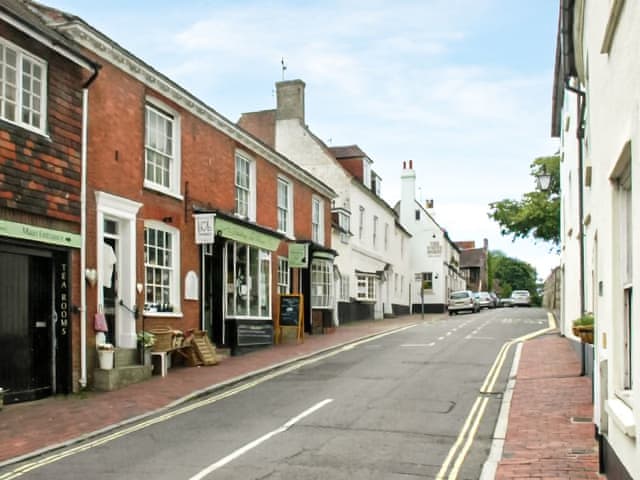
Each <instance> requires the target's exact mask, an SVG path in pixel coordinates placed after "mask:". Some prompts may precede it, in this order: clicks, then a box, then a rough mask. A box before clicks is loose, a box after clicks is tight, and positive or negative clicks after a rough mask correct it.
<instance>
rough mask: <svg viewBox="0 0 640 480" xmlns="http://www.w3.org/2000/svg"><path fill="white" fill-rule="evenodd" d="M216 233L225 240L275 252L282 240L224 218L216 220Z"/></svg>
mask: <svg viewBox="0 0 640 480" xmlns="http://www.w3.org/2000/svg"><path fill="white" fill-rule="evenodd" d="M216 232H217V233H219V234H220V235H221V236H223V237H224V238H229V239H231V240H235V241H236V242H240V243H244V244H246V245H253V246H254V247H258V248H262V249H264V250H269V251H271V252H273V251H274V250H276V249H277V248H278V245H279V244H280V239H279V238H278V237H275V236H271V235H268V234H266V233H262V232H258V231H257V230H252V229H251V228H247V227H243V226H242V225H238V224H237V223H233V222H230V221H228V220H225V219H223V218H217V219H216Z"/></svg>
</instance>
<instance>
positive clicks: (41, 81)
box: [0, 39, 47, 133]
mask: <svg viewBox="0 0 640 480" xmlns="http://www.w3.org/2000/svg"><path fill="white" fill-rule="evenodd" d="M46 84H47V64H46V63H45V62H43V61H42V60H40V59H37V58H36V57H34V56H32V55H29V54H28V53H27V52H25V51H23V50H22V49H20V48H19V47H17V46H15V45H13V44H11V43H9V42H7V41H6V40H4V39H0V117H1V118H2V119H4V120H7V121H9V122H12V123H15V124H18V125H20V126H22V127H26V128H29V129H35V130H37V131H39V132H41V133H44V129H45V117H46V105H47V98H46Z"/></svg>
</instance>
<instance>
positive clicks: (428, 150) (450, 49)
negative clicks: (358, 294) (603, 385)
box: [43, 0, 559, 279]
mask: <svg viewBox="0 0 640 480" xmlns="http://www.w3.org/2000/svg"><path fill="white" fill-rule="evenodd" d="M43 3H46V4H48V5H50V6H52V7H55V8H59V9H61V10H64V11H66V12H69V13H71V14H74V15H76V16H79V17H81V18H82V19H83V20H85V21H86V22H87V23H89V24H90V25H92V26H93V27H94V28H96V29H98V30H99V31H101V32H102V33H104V34H105V35H107V36H109V37H111V38H112V39H113V40H115V41H116V42H117V43H119V44H120V45H121V46H122V47H124V48H125V49H127V50H129V51H130V52H131V53H133V54H134V55H135V56H137V57H138V58H140V59H142V60H144V61H145V62H147V63H148V64H150V65H151V66H152V67H154V68H155V69H156V70H158V71H160V72H162V73H163V74H165V75H166V76H168V77H169V78H171V79H172V80H173V81H174V82H176V83H178V84H179V85H181V86H182V87H183V88H185V89H187V90H188V91H190V92H191V93H192V94H194V95H195V96H196V97H198V98H199V99H201V100H203V101H205V102H206V103H207V104H208V105H209V106H211V107H212V108H214V109H215V110H216V111H218V112H219V113H220V114H222V115H223V116H225V117H226V118H228V119H229V120H232V121H234V122H235V121H237V120H238V119H239V117H240V115H241V114H242V113H243V112H252V111H259V110H269V109H273V108H275V106H276V99H275V82H277V81H280V80H282V79H283V78H284V79H285V80H293V79H301V80H303V81H304V82H305V84H306V98H305V110H306V123H307V125H308V126H309V128H310V129H311V131H312V132H313V133H314V134H315V135H317V136H318V137H319V138H321V139H322V140H323V141H324V142H325V143H327V144H328V145H330V146H340V145H353V144H357V145H358V146H359V147H360V148H361V149H362V150H363V151H365V152H366V153H367V155H368V156H369V158H371V159H372V160H373V162H374V163H373V170H374V171H375V172H376V173H377V174H378V175H379V176H380V177H382V192H381V193H382V197H383V198H384V199H385V200H386V201H387V203H389V204H390V205H392V206H393V205H394V204H395V203H396V202H397V201H398V200H399V199H400V175H401V172H402V162H403V161H406V160H413V162H414V170H415V171H416V175H417V180H416V185H417V189H418V191H417V193H416V195H417V197H418V200H421V201H424V200H427V199H433V200H434V212H435V218H436V220H437V221H438V223H439V224H440V225H441V226H442V227H443V228H444V229H446V230H447V232H448V233H449V237H450V238H451V239H452V240H454V241H459V240H473V241H475V242H476V246H481V245H482V241H483V239H485V238H486V239H487V240H488V243H489V249H490V250H500V251H502V252H503V253H504V254H506V255H507V256H510V257H514V258H517V259H519V260H523V261H526V262H528V263H530V264H531V265H532V266H533V267H535V268H536V269H537V272H538V277H539V278H542V279H544V278H545V277H546V276H547V275H548V274H549V273H550V271H551V269H552V268H554V267H555V266H557V265H558V264H559V257H558V256H557V254H556V253H554V252H555V249H554V248H553V246H552V245H551V244H548V243H542V242H538V243H536V242H534V241H533V240H529V239H526V240H517V241H515V242H514V241H513V240H512V237H511V236H502V235H501V234H500V228H499V226H498V224H497V223H495V222H493V221H492V220H491V219H490V218H489V217H488V212H489V210H490V209H489V204H490V203H491V202H495V201H499V200H503V199H507V198H509V199H514V200H518V199H520V198H521V197H522V195H523V194H524V193H525V192H528V191H532V190H534V188H535V179H534V178H533V177H532V176H531V175H530V164H531V162H532V161H533V160H534V159H535V158H536V157H540V156H548V155H552V154H554V153H555V152H556V151H557V150H558V146H559V143H558V141H557V139H553V138H551V136H550V131H551V98H552V84H553V66H554V54H555V40H556V32H557V19H558V8H559V7H558V3H559V2H558V0H536V1H535V2H531V1H523V0H518V1H513V0H415V1H407V0H395V1H393V2H391V1H388V0H365V1H360V0H353V1H351V0H344V1H339V0H333V1H323V0H314V1H306V0H298V1H294V0H281V1H257V0H254V1H249V0H233V1H231V0H229V1H223V0H182V1H180V2H176V1H168V0H166V1H165V0H155V1H146V0H137V1H134V2H132V1H130V0H126V1H125V0H110V1H108V2H87V1H86V0H44V1H43ZM283 61H284V65H285V66H286V69H285V70H284V71H283V69H282V62H283Z"/></svg>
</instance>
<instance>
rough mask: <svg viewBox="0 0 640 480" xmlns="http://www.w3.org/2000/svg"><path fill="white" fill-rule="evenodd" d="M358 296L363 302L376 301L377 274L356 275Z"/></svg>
mask: <svg viewBox="0 0 640 480" xmlns="http://www.w3.org/2000/svg"><path fill="white" fill-rule="evenodd" d="M356 281H357V288H356V298H357V299H358V300H360V301H363V302H375V301H376V299H377V294H376V292H377V290H378V288H377V284H378V279H377V277H376V276H375V275H368V274H361V273H359V274H358V275H357V277H356Z"/></svg>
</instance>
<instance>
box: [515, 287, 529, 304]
mask: <svg viewBox="0 0 640 480" xmlns="http://www.w3.org/2000/svg"><path fill="white" fill-rule="evenodd" d="M511 305H512V306H514V307H530V306H531V295H530V294H529V291H528V290H514V291H513V292H511Z"/></svg>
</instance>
